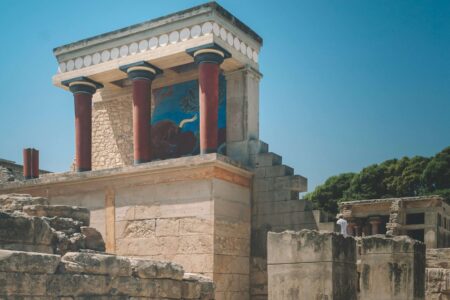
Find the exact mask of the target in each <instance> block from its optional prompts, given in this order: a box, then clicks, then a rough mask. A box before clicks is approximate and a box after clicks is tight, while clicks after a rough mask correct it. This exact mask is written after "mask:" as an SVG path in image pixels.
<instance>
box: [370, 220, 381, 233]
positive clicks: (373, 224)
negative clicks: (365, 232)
mask: <svg viewBox="0 0 450 300" xmlns="http://www.w3.org/2000/svg"><path fill="white" fill-rule="evenodd" d="M369 223H370V225H371V227H372V228H371V234H372V235H375V234H379V233H380V224H381V219H380V218H379V217H370V218H369Z"/></svg>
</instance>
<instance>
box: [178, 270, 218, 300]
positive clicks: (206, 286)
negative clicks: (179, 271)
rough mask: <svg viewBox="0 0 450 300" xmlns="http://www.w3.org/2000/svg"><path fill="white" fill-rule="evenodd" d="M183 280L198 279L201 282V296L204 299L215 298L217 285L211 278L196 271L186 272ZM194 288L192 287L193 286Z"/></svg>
mask: <svg viewBox="0 0 450 300" xmlns="http://www.w3.org/2000/svg"><path fill="white" fill-rule="evenodd" d="M183 281H185V282H186V281H191V282H192V281H198V283H200V298H199V299H202V300H210V299H214V290H215V285H214V283H213V281H212V280H211V278H209V277H206V276H203V275H200V274H194V273H185V274H184V276H183ZM191 288H192V287H191Z"/></svg>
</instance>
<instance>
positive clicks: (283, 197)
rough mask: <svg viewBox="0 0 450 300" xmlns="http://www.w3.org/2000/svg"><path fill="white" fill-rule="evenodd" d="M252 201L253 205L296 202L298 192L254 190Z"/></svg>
mask: <svg viewBox="0 0 450 300" xmlns="http://www.w3.org/2000/svg"><path fill="white" fill-rule="evenodd" d="M253 200H254V202H255V203H261V202H275V201H289V200H298V192H293V191H290V190H281V191H274V190H271V191H256V190H255V192H254V196H253Z"/></svg>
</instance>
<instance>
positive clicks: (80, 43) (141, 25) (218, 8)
mask: <svg viewBox="0 0 450 300" xmlns="http://www.w3.org/2000/svg"><path fill="white" fill-rule="evenodd" d="M204 9H210V10H213V11H215V12H217V13H218V14H219V15H221V16H222V17H223V18H225V19H226V20H227V21H229V22H230V23H232V24H233V25H234V26H236V27H237V28H239V29H240V30H242V31H243V32H244V33H246V34H248V35H249V36H251V37H252V38H253V39H255V40H256V41H257V42H258V43H260V44H261V45H262V43H263V39H262V37H260V36H259V35H258V34H257V33H256V32H255V31H253V30H252V29H251V28H250V27H249V26H247V25H245V24H244V23H243V22H242V21H241V20H239V19H238V18H236V17H235V16H234V15H233V14H231V13H230V12H229V11H228V10H226V9H225V8H223V7H222V6H220V5H219V4H218V3H217V2H215V1H213V2H208V3H204V4H201V5H197V6H194V7H191V8H188V9H185V10H181V11H178V12H175V13H171V14H169V15H166V16H162V17H158V18H155V19H151V20H149V21H144V22H141V23H138V24H135V25H131V26H128V27H124V28H121V29H117V30H114V31H110V32H107V33H103V34H99V35H96V36H93V37H90V38H86V39H82V40H79V41H77V42H73V43H69V44H66V45H62V46H59V47H56V48H54V49H53V53H54V54H55V55H58V54H60V53H62V52H64V50H73V48H74V47H79V46H83V45H85V44H86V43H88V42H92V41H95V40H100V39H103V38H105V37H109V36H111V37H112V36H116V35H120V34H123V33H126V32H128V31H131V30H133V31H140V29H141V30H146V29H148V28H150V27H152V25H154V24H155V23H157V22H160V21H161V20H164V19H169V18H172V17H174V16H180V15H186V14H189V15H193V14H194V15H195V13H196V11H199V13H201V11H202V10H204Z"/></svg>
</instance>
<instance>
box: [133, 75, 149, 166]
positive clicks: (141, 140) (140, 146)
mask: <svg viewBox="0 0 450 300" xmlns="http://www.w3.org/2000/svg"><path fill="white" fill-rule="evenodd" d="M151 83H152V81H151V80H149V79H144V78H136V79H133V142H134V163H135V164H140V163H144V162H149V161H151V158H152V151H151V129H152V128H151V119H152V115H151Z"/></svg>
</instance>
